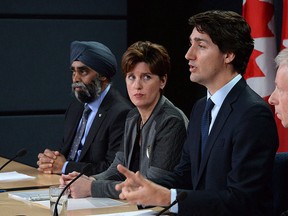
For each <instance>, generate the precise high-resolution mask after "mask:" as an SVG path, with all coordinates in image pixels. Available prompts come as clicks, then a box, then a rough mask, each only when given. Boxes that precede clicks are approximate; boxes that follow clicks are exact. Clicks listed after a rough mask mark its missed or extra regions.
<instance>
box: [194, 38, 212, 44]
mask: <svg viewBox="0 0 288 216" xmlns="http://www.w3.org/2000/svg"><path fill="white" fill-rule="evenodd" d="M190 41H197V42H200V41H203V42H206V43H208V42H209V41H208V40H206V39H203V38H199V37H195V38H190Z"/></svg>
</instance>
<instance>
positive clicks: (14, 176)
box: [0, 171, 35, 181]
mask: <svg viewBox="0 0 288 216" xmlns="http://www.w3.org/2000/svg"><path fill="white" fill-rule="evenodd" d="M30 179H35V177H34V176H28V175H25V174H22V173H18V172H16V171H13V172H3V173H0V181H18V180H30Z"/></svg>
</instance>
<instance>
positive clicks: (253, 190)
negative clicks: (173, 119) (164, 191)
mask: <svg viewBox="0 0 288 216" xmlns="http://www.w3.org/2000/svg"><path fill="white" fill-rule="evenodd" d="M205 103H206V97H205V98H202V99H201V100H200V101H198V102H197V103H196V104H195V105H194V107H193V110H192V113H191V116H190V121H189V126H188V134H187V140H186V142H185V144H184V148H183V152H182V158H181V161H180V163H179V165H178V166H177V167H176V170H175V174H177V177H176V178H177V180H178V188H179V187H182V188H183V187H184V186H186V187H188V188H189V190H187V189H186V190H185V191H186V192H187V194H188V196H187V197H186V198H185V199H184V200H183V201H181V202H180V203H179V215H213V216H215V215H229V216H231V215H233V216H234V215H241V216H252V215H261V216H263V215H271V211H272V194H271V191H270V189H269V188H270V185H271V178H272V167H273V161H274V156H275V153H276V150H277V148H278V135H277V129H276V125H275V121H274V117H273V113H272V112H271V110H270V107H269V106H268V104H267V103H266V102H265V101H263V100H262V98H261V97H260V96H259V95H257V94H256V93H255V92H254V91H253V90H252V89H251V88H250V87H249V86H248V85H247V84H246V81H245V80H244V79H243V78H242V79H241V80H240V81H239V82H238V83H237V84H236V85H235V86H234V87H233V89H232V90H231V91H230V93H229V94H228V95H227V97H226V99H225V100H224V102H223V104H222V106H221V108H220V110H219V113H218V115H217V117H216V120H215V122H214V125H213V127H212V129H211V131H210V135H209V137H208V140H207V144H206V149H205V152H204V154H203V158H202V160H201V159H200V157H199V156H200V143H201V141H200V140H201V137H200V136H201V135H200V134H201V133H200V123H201V116H202V113H203V110H204V107H205ZM174 178H175V176H174ZM174 186H175V185H174ZM182 190H183V189H178V190H177V193H179V192H180V191H182Z"/></svg>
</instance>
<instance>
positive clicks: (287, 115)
mask: <svg viewBox="0 0 288 216" xmlns="http://www.w3.org/2000/svg"><path fill="white" fill-rule="evenodd" d="M275 62H276V66H277V68H278V69H277V73H276V78H275V85H276V88H275V90H274V91H273V93H272V94H271V96H270V97H269V100H268V102H269V103H270V104H271V105H273V106H274V107H275V113H276V115H277V117H278V118H279V119H280V120H281V123H282V125H283V127H285V128H288V48H286V49H283V50H282V51H281V52H280V53H279V54H278V55H277V56H276V58H275Z"/></svg>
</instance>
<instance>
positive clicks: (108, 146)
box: [60, 87, 132, 175]
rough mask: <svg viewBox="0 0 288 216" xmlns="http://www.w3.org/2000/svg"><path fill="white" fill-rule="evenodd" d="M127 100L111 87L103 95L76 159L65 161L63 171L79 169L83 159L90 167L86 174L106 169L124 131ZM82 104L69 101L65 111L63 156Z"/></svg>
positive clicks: (80, 112)
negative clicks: (75, 160) (77, 159)
mask: <svg viewBox="0 0 288 216" xmlns="http://www.w3.org/2000/svg"><path fill="white" fill-rule="evenodd" d="M131 108H132V106H131V104H130V103H129V102H128V101H127V100H126V99H125V98H124V97H122V96H121V94H120V93H119V92H117V91H116V90H114V89H113V88H112V87H111V88H110V90H109V91H108V93H107V95H106V96H105V98H104V99H103V101H102V103H101V105H100V107H99V110H98V112H97V114H96V116H95V119H94V121H93V123H92V125H91V128H90V131H89V133H88V135H87V138H86V141H85V143H84V146H83V149H82V152H81V155H80V158H79V161H78V162H69V163H68V164H67V167H66V170H65V173H69V172H72V171H78V172H80V171H82V169H83V167H84V166H86V164H87V163H92V164H93V168H92V170H91V172H90V173H87V175H92V174H97V173H100V172H103V171H104V170H106V169H107V168H108V167H109V166H110V164H111V163H112V162H113V160H114V157H115V154H116V152H117V151H118V149H119V147H120V144H121V141H122V137H123V132H124V125H125V119H126V115H127V113H128V111H129V110H130V109H131ZM83 109H84V106H83V104H81V103H80V102H78V101H76V100H75V101H73V102H72V103H71V104H70V106H69V108H68V109H67V111H66V116H65V125H64V137H63V142H62V144H61V148H60V152H61V153H62V154H63V155H64V156H65V157H66V158H67V156H68V154H69V151H70V148H71V145H72V143H73V139H74V136H75V133H76V130H77V126H78V123H79V121H80V119H81V115H82V112H83Z"/></svg>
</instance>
